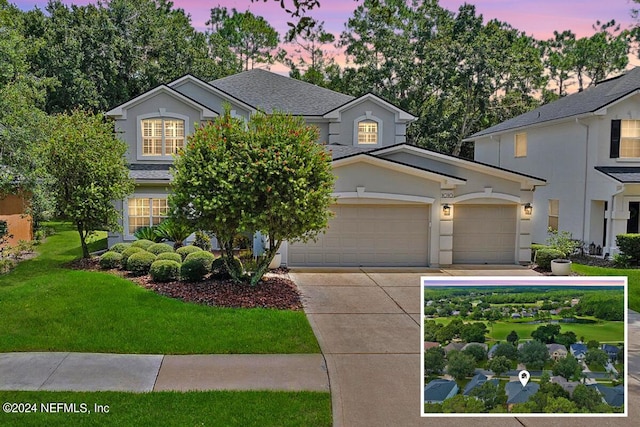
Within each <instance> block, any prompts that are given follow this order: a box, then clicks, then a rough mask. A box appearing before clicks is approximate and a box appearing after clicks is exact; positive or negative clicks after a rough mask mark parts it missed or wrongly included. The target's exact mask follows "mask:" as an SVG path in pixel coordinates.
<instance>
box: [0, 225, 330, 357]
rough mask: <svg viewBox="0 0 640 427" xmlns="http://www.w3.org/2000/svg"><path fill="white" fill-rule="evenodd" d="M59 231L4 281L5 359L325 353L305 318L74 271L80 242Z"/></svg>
mask: <svg viewBox="0 0 640 427" xmlns="http://www.w3.org/2000/svg"><path fill="white" fill-rule="evenodd" d="M55 226H56V228H57V231H58V233H57V234H55V235H53V236H50V237H48V238H47V240H46V242H45V243H43V244H42V245H41V246H39V247H38V248H37V250H38V252H39V253H40V255H39V256H38V257H36V258H34V259H31V260H26V261H23V262H21V263H20V264H19V265H18V266H17V267H16V268H15V269H14V270H13V271H11V272H10V273H8V274H6V275H2V276H0V301H1V304H0V330H1V331H2V340H0V352H12V351H73V352H104V353H144V354H207V353H317V352H319V347H318V343H317V341H316V339H315V336H314V334H313V331H312V330H311V327H310V326H309V322H308V321H307V318H306V316H305V314H304V312H302V311H298V312H296V311H286V310H271V309H229V308H217V307H208V306H203V305H196V304H189V303H184V302H182V301H179V300H175V299H170V298H167V297H163V296H160V295H157V294H155V293H153V292H151V291H149V290H146V289H143V288H141V287H139V286H137V285H136V284H134V283H132V282H130V281H128V280H125V279H122V278H119V277H116V276H114V275H111V274H108V273H100V272H90V271H82V270H72V269H70V268H68V267H67V263H68V262H70V261H72V260H73V259H75V258H78V257H79V256H80V255H81V251H80V241H79V237H78V234H77V232H76V231H75V230H73V228H72V227H71V226H70V225H69V224H55ZM97 244H99V242H98V243H97Z"/></svg>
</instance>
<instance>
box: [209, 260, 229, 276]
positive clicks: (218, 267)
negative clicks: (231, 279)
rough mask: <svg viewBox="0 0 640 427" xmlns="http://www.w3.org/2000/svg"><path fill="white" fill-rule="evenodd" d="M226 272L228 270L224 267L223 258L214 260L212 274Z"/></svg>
mask: <svg viewBox="0 0 640 427" xmlns="http://www.w3.org/2000/svg"><path fill="white" fill-rule="evenodd" d="M224 271H227V270H226V268H225V266H224V261H223V260H222V257H218V258H216V259H214V260H213V262H212V263H211V272H212V273H222V272H224Z"/></svg>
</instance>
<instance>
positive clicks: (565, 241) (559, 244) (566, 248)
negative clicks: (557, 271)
mask: <svg viewBox="0 0 640 427" xmlns="http://www.w3.org/2000/svg"><path fill="white" fill-rule="evenodd" d="M548 233H549V237H547V245H548V246H549V247H551V248H553V249H556V250H558V251H560V252H561V253H562V256H559V257H557V258H566V257H568V256H570V255H572V254H573V253H574V252H575V251H576V249H578V248H579V247H580V246H581V245H582V243H581V242H580V241H578V240H575V239H573V237H572V235H571V233H569V232H568V231H558V230H554V229H552V228H551V227H549V231H548Z"/></svg>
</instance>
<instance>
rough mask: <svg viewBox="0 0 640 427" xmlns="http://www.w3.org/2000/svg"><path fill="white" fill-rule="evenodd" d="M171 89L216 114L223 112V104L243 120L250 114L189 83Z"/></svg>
mask: <svg viewBox="0 0 640 427" xmlns="http://www.w3.org/2000/svg"><path fill="white" fill-rule="evenodd" d="M172 88H173V89H175V90H177V91H178V92H180V93H182V94H184V95H186V96H188V97H189V98H191V99H193V100H196V101H198V102H199V103H200V104H202V105H205V106H207V107H208V108H209V109H211V110H213V111H215V112H216V113H218V114H222V112H223V111H224V104H229V105H230V106H231V109H232V110H235V112H236V114H237V115H239V116H242V117H244V118H245V119H248V118H249V115H250V114H251V112H250V111H249V110H248V109H246V108H244V107H241V106H240V104H239V103H236V102H233V101H229V100H228V99H226V98H222V97H220V96H218V95H216V94H215V93H213V92H212V91H209V90H206V89H203V88H202V87H201V86H199V85H198V84H196V83H193V82H190V81H184V82H182V83H181V84H179V85H175V86H172Z"/></svg>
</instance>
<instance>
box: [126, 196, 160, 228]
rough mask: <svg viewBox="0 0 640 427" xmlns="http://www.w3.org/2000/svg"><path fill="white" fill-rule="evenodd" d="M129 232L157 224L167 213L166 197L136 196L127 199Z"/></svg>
mask: <svg viewBox="0 0 640 427" xmlns="http://www.w3.org/2000/svg"><path fill="white" fill-rule="evenodd" d="M127 203H128V208H129V212H128V216H127V218H128V221H129V230H128V231H129V234H133V233H135V232H136V230H137V229H139V228H141V227H149V226H151V225H158V224H160V223H161V222H162V220H164V219H165V218H167V216H168V215H169V205H168V204H167V199H164V198H151V197H136V198H131V199H129V200H128V202H127Z"/></svg>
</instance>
